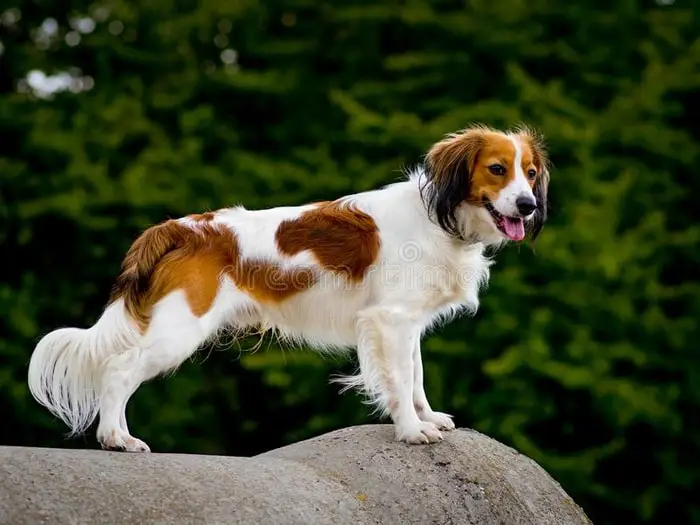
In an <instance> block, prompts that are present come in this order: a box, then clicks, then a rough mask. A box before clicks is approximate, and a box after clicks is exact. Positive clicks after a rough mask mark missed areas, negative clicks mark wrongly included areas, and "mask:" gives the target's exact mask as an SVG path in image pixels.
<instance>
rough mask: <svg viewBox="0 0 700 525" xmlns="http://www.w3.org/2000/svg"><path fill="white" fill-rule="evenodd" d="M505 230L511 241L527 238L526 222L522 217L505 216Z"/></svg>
mask: <svg viewBox="0 0 700 525" xmlns="http://www.w3.org/2000/svg"><path fill="white" fill-rule="evenodd" d="M502 224H503V230H504V231H505V233H506V237H508V238H509V239H510V240H511V241H522V240H523V239H524V238H525V224H524V223H523V220H522V219H510V218H508V217H503V223H502Z"/></svg>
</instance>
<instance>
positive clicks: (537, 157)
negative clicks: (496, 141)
mask: <svg viewBox="0 0 700 525" xmlns="http://www.w3.org/2000/svg"><path fill="white" fill-rule="evenodd" d="M519 131H520V135H521V137H523V138H524V139H525V141H526V142H527V143H528V144H529V145H530V148H531V149H532V155H533V162H534V164H535V167H536V168H537V172H538V173H537V180H536V182H535V187H534V188H533V190H532V192H533V194H534V195H535V199H536V200H537V209H536V210H535V214H534V215H533V217H532V218H531V219H530V220H529V221H527V223H526V224H525V227H526V231H527V237H528V238H529V240H530V242H534V241H535V239H537V236H538V235H539V234H540V232H541V231H542V228H543V227H544V223H545V222H547V206H548V201H547V193H548V190H549V171H550V169H551V164H550V161H549V156H548V153H547V147H546V145H545V142H544V137H543V136H542V135H541V134H540V133H539V132H537V131H535V130H533V129H531V128H527V127H521V128H520V130H519Z"/></svg>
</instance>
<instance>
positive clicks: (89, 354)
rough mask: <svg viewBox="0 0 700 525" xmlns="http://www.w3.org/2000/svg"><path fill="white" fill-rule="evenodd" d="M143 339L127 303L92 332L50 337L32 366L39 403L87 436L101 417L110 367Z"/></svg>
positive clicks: (63, 331) (113, 307)
mask: <svg viewBox="0 0 700 525" xmlns="http://www.w3.org/2000/svg"><path fill="white" fill-rule="evenodd" d="M137 338H138V333H137V331H136V330H135V328H134V326H133V323H132V322H130V320H129V318H128V317H127V313H126V310H125V308H124V303H123V301H122V300H118V301H115V302H114V303H112V304H110V305H109V306H108V307H107V308H106V309H105V311H104V313H103V314H102V316H101V317H100V319H99V320H98V321H97V323H96V324H95V325H93V326H92V327H90V328H87V329H82V328H60V329H58V330H54V331H53V332H50V333H48V334H47V335H46V336H44V337H43V338H42V339H41V340H40V341H39V343H38V344H37V346H36V348H35V349H34V353H33V354H32V357H31V360H30V362H29V373H28V383H29V390H30V392H31V393H32V395H33V396H34V398H35V399H36V400H37V401H38V402H39V403H41V404H42V405H44V406H45V407H46V408H48V409H49V410H50V411H51V413H52V414H54V415H55V416H57V417H59V418H61V419H62V420H63V422H64V423H66V425H68V426H69V427H70V429H71V432H70V435H76V434H81V433H82V432H84V431H85V430H87V428H88V427H89V426H90V425H91V424H92V422H93V421H94V419H95V417H96V416H97V414H98V411H99V400H100V384H101V375H102V367H103V364H104V362H105V361H106V360H107V359H108V358H109V357H110V356H112V355H115V354H118V353H121V352H123V351H124V350H127V349H128V348H133V347H134V344H135V343H136V341H137Z"/></svg>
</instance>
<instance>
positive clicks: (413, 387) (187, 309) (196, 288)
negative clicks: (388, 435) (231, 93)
mask: <svg viewBox="0 0 700 525" xmlns="http://www.w3.org/2000/svg"><path fill="white" fill-rule="evenodd" d="M548 180H549V172H548V161H547V155H546V151H545V148H544V144H543V142H542V140H541V137H540V136H539V135H538V134H536V133H535V132H533V131H532V130H530V129H527V128H516V129H515V130H513V131H509V132H500V131H495V130H491V129H488V128H486V127H482V126H475V127H471V128H469V129H466V130H463V131H461V132H459V133H455V134H452V135H449V136H447V137H445V138H444V139H443V140H441V141H440V142H438V143H437V144H435V145H434V146H433V147H432V148H431V149H430V151H429V152H428V154H427V155H426V158H425V163H424V164H423V165H422V166H420V167H418V168H417V169H415V170H413V171H412V172H411V173H409V174H408V176H407V178H406V180H405V181H402V182H397V183H395V184H392V185H390V186H387V187H385V188H382V189H379V190H375V191H368V192H364V193H359V194H355V195H350V196H347V197H344V198H341V199H338V200H335V201H332V202H322V203H313V204H307V205H304V206H298V207H283V208H272V209H267V210H255V211H251V210H246V209H245V208H243V207H240V206H238V207H233V208H227V209H222V210H218V211H216V212H213V213H204V214H200V215H190V216H187V217H183V218H181V219H177V220H168V221H166V222H164V223H161V224H159V225H156V226H153V227H151V228H149V229H147V230H146V231H145V232H144V233H143V234H142V235H141V236H140V237H139V238H138V239H136V241H135V242H134V244H133V246H132V247H131V249H130V250H129V252H128V253H127V255H126V258H125V260H124V262H123V265H122V270H121V273H120V275H119V277H118V279H117V282H116V285H115V287H114V291H113V294H112V297H111V299H110V301H109V304H108V306H107V307H106V309H105V311H104V312H103V314H102V315H101V317H100V318H99V320H98V321H97V323H96V324H95V325H94V326H92V327H90V328H88V329H79V328H62V329H59V330H56V331H53V332H51V333H49V334H47V335H46V336H45V337H44V338H43V339H42V340H41V341H40V342H39V343H38V345H37V347H36V349H35V351H34V353H33V355H32V358H31V362H30V365H29V376H28V382H29V388H30V390H31V392H32V394H33V395H34V397H35V398H36V400H37V401H38V402H39V403H41V404H42V405H44V406H46V407H47V408H48V409H49V410H50V411H51V412H52V413H53V414H55V415H56V416H58V417H60V418H61V419H62V420H63V421H64V422H65V423H66V424H67V425H68V426H70V428H71V429H72V433H73V434H78V433H82V432H84V431H85V430H86V429H87V428H88V427H89V426H90V424H91V423H92V421H93V420H94V419H95V417H97V416H98V415H99V418H100V419H99V425H98V428H97V437H98V439H99V441H100V442H101V444H102V446H103V447H104V448H108V449H118V450H126V451H134V452H136V451H140V452H146V451H149V448H148V446H147V445H146V444H145V443H144V442H143V441H141V440H139V439H136V438H135V437H133V436H131V434H130V433H129V430H128V427H127V423H126V416H125V409H126V404H127V402H128V400H129V398H130V397H131V396H132V394H133V393H134V392H135V391H136V389H137V388H138V387H139V385H141V383H143V382H144V381H147V380H148V379H150V378H153V377H155V376H157V375H159V374H163V373H165V372H169V371H173V370H174V369H175V368H177V367H178V366H179V365H180V364H181V363H182V362H183V361H185V360H186V359H187V358H188V357H189V356H191V355H192V354H193V353H194V352H195V351H196V350H197V349H198V348H199V347H200V346H202V344H203V343H205V342H206V341H207V340H209V339H211V338H212V337H214V336H215V335H216V334H217V333H218V332H219V331H221V330H224V329H242V330H244V329H247V328H251V327H252V328H255V329H259V330H263V331H264V330H268V329H271V330H274V331H275V332H276V333H277V334H279V335H280V336H281V337H282V338H284V339H286V340H288V341H291V342H294V343H298V342H305V343H306V344H308V345H310V346H312V347H315V348H317V349H319V350H324V351H325V350H328V349H343V348H356V351H357V355H358V360H359V365H360V366H359V373H358V375H357V376H353V377H344V378H342V379H340V381H341V382H342V383H344V384H345V386H346V387H347V388H351V387H357V388H359V389H361V390H362V391H364V392H365V393H366V394H367V396H368V398H369V400H370V401H371V402H372V403H374V404H375V406H376V407H377V408H378V409H379V410H381V411H382V412H384V413H388V414H389V415H390V416H391V419H392V421H393V422H394V425H395V429H396V437H397V439H398V440H401V441H405V442H408V443H432V442H436V441H439V440H440V439H442V434H441V430H451V429H453V428H454V423H453V422H452V417H451V416H449V415H447V414H443V413H441V412H435V411H434V410H433V409H432V408H431V406H430V404H429V403H428V399H427V398H426V395H425V390H424V388H423V365H422V361H421V347H420V341H421V336H422V335H423V334H424V333H425V331H426V330H427V329H429V328H431V327H433V326H435V325H436V324H437V323H438V322H440V321H445V320H446V319H449V318H451V317H453V316H454V315H455V314H458V313H460V312H465V313H474V312H475V311H476V309H477V307H478V303H479V299H478V293H479V289H480V287H481V286H482V285H484V284H485V283H486V282H487V281H488V278H489V266H490V264H491V262H490V260H489V259H488V258H487V257H486V256H485V254H484V250H485V248H486V247H488V246H493V245H499V244H501V243H503V242H504V241H507V240H512V241H522V240H523V239H525V238H526V237H527V236H529V237H530V238H531V239H534V238H535V237H536V236H537V235H538V233H539V232H540V230H541V229H542V226H543V223H544V221H545V219H546V199H547V184H548Z"/></svg>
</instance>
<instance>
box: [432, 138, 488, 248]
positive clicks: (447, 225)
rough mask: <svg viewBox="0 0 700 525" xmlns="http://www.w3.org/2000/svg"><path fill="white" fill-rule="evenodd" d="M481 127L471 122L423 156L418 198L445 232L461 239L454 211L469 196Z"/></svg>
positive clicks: (481, 139) (480, 143) (462, 234)
mask: <svg viewBox="0 0 700 525" xmlns="http://www.w3.org/2000/svg"><path fill="white" fill-rule="evenodd" d="M484 129H485V128H482V127H480V126H475V127H471V128H467V129H465V130H462V131H460V132H457V133H453V134H450V135H448V136H447V137H445V138H444V139H443V140H441V141H440V142H438V143H436V144H435V145H434V146H433V147H432V148H431V149H430V151H428V153H427V155H426V156H425V167H426V182H425V184H423V186H422V187H421V198H422V199H423V202H424V203H425V206H426V208H427V209H428V214H429V215H430V217H431V218H432V219H433V220H435V221H436V222H437V224H438V225H439V226H440V227H441V228H442V229H443V230H444V231H445V232H447V233H448V234H449V235H451V236H453V237H456V238H457V239H461V240H465V239H464V232H462V231H461V229H460V227H459V224H458V221H457V218H456V217H455V212H456V210H457V207H458V206H459V205H460V204H462V203H463V202H464V201H465V200H467V198H468V197H469V188H470V185H471V178H472V170H473V169H474V165H475V164H476V157H477V155H478V154H479V150H480V149H481V147H482V144H483V130H484Z"/></svg>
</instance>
